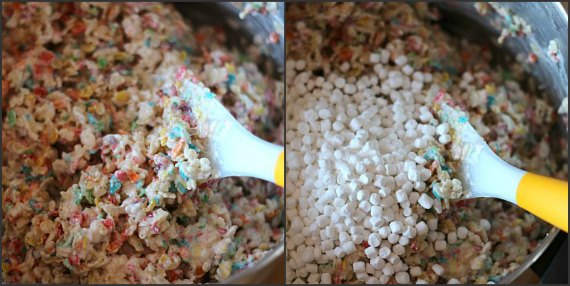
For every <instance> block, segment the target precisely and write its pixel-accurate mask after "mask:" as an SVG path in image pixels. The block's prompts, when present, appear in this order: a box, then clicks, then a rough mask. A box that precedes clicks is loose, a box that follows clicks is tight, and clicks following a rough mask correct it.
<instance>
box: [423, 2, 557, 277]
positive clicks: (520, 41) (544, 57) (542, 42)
mask: <svg viewBox="0 0 570 286" xmlns="http://www.w3.org/2000/svg"><path fill="white" fill-rule="evenodd" d="M433 5H435V6H436V7H438V8H439V10H440V12H441V14H442V21H441V26H442V28H443V29H444V30H447V31H448V32H449V33H451V34H454V35H457V36H460V37H464V38H467V39H469V40H471V41H474V42H486V43H496V42H497V41H496V39H497V38H498V37H499V35H500V31H499V30H498V29H497V28H496V27H494V26H493V25H491V21H490V19H489V17H486V16H482V15H481V14H479V13H478V12H477V11H476V10H475V7H474V3H469V2H461V3H459V2H442V3H434V4H433ZM501 5H502V6H503V7H505V8H508V9H511V10H512V11H513V12H514V13H516V14H517V15H518V16H519V17H521V18H522V19H524V20H525V21H526V22H527V23H528V24H529V25H530V26H531V27H532V33H531V34H530V35H527V36H526V37H522V38H521V37H517V38H509V39H507V40H505V42H504V43H503V45H502V46H501V47H499V46H496V50H495V51H494V52H495V53H508V54H511V55H516V54H519V53H523V54H524V55H528V53H529V52H531V51H533V49H532V48H533V47H535V49H534V52H535V53H537V51H538V53H537V56H538V58H539V60H538V62H537V63H535V64H534V65H533V68H534V69H533V72H532V74H533V76H534V77H535V78H536V79H537V80H538V82H540V83H541V84H542V87H543V88H544V89H545V91H546V93H547V94H548V95H549V99H550V103H551V104H552V105H553V106H555V107H556V109H558V108H557V107H558V106H559V105H560V103H561V101H562V99H563V98H565V97H567V96H568V60H567V59H568V13H567V11H566V10H565V9H564V7H563V6H562V5H561V4H560V3H559V2H528V3H524V2H501ZM550 40H555V41H557V44H558V48H559V50H560V54H561V57H560V62H559V63H558V64H556V63H554V61H552V60H551V59H550V58H549V56H548V54H547V47H548V43H549V41H550ZM536 47H538V48H539V50H536ZM511 58H512V57H511ZM560 122H562V120H560ZM560 126H561V127H562V126H564V124H562V123H561V124H560ZM560 130H561V133H562V136H564V138H567V135H568V130H567V129H566V127H565V126H564V127H562V128H560ZM558 232H559V230H558V229H557V228H552V229H551V230H550V231H549V232H548V233H547V234H546V236H545V237H544V239H543V240H542V241H541V242H540V244H539V246H538V247H537V248H536V249H535V250H534V251H533V252H532V253H531V254H530V255H529V256H528V257H527V258H526V259H525V260H524V262H523V263H522V264H521V265H520V266H519V267H518V268H517V269H516V270H514V271H513V272H511V273H510V274H508V275H507V276H505V277H504V278H503V279H502V280H501V281H500V284H507V283H511V282H513V281H514V280H515V279H516V278H518V277H519V276H521V274H522V273H523V272H525V271H526V270H527V269H528V268H529V267H530V266H531V265H532V264H533V263H534V262H536V261H537V260H538V258H539V257H540V256H541V255H542V254H543V253H544V251H545V250H546V249H547V248H548V246H549V245H550V244H551V243H552V241H553V240H554V238H555V237H556V235H557V234H558Z"/></svg>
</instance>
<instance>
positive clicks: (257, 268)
mask: <svg viewBox="0 0 570 286" xmlns="http://www.w3.org/2000/svg"><path fill="white" fill-rule="evenodd" d="M175 7H176V8H177V9H178V11H179V12H180V13H181V14H182V16H183V17H184V18H186V19H187V20H188V21H189V22H190V24H191V25H192V26H193V27H198V26H201V25H213V26H217V27H222V28H223V29H224V30H225V32H226V36H227V39H228V41H227V42H228V44H229V45H230V48H238V49H239V48H241V49H245V47H247V46H248V45H250V44H252V43H256V42H255V40H254V39H255V37H259V39H262V41H263V39H268V38H269V35H270V33H271V32H273V31H275V26H278V27H279V26H280V27H283V19H284V16H285V14H284V13H285V7H284V4H283V3H279V4H278V12H277V13H272V14H269V15H268V16H262V15H249V16H247V17H246V18H245V19H243V20H241V19H240V18H239V13H240V9H239V8H238V7H236V6H235V5H234V4H231V3H206V2H202V3H180V2H178V3H175ZM284 47H285V45H284V41H283V38H281V39H280V41H279V42H278V43H276V44H264V45H262V50H263V52H264V56H262V58H261V60H260V62H258V65H259V66H260V68H261V70H262V71H263V72H264V73H265V74H268V75H272V76H273V77H274V78H281V79H282V78H283V70H284V67H285V48H284ZM284 259H285V244H284V242H283V241H281V242H280V243H279V244H277V245H276V246H275V247H274V248H273V249H272V250H271V251H270V252H269V253H267V254H266V255H265V256H264V257H263V258H262V259H261V260H260V261H258V262H257V263H256V264H255V265H253V266H252V267H251V268H248V269H245V270H243V271H240V272H238V273H236V274H234V275H232V276H230V277H229V278H228V279H227V280H225V281H223V283H229V284H253V283H260V282H262V281H267V279H268V278H269V277H270V276H272V275H275V274H274V273H271V271H268V270H269V269H270V268H271V267H272V266H274V265H275V263H277V262H278V261H279V260H284ZM283 272H285V269H283ZM282 277H283V279H284V277H285V275H284V274H282ZM283 282H284V281H283Z"/></svg>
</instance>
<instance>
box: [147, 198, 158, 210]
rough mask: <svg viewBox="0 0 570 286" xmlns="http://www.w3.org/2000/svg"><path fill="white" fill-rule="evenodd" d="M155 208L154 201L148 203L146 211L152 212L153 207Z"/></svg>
mask: <svg viewBox="0 0 570 286" xmlns="http://www.w3.org/2000/svg"><path fill="white" fill-rule="evenodd" d="M155 206H156V204H155V203H154V200H151V201H150V204H149V205H148V207H146V211H147V212H149V211H152V210H153V209H154V207H155Z"/></svg>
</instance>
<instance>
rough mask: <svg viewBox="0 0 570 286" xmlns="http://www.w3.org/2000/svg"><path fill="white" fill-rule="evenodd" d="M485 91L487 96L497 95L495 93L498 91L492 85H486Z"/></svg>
mask: <svg viewBox="0 0 570 286" xmlns="http://www.w3.org/2000/svg"><path fill="white" fill-rule="evenodd" d="M485 91H486V92H487V94H495V92H496V91H497V90H496V89H495V86H494V85H492V84H487V85H485Z"/></svg>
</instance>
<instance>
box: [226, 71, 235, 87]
mask: <svg viewBox="0 0 570 286" xmlns="http://www.w3.org/2000/svg"><path fill="white" fill-rule="evenodd" d="M235 82H236V75H235V74H233V73H231V74H229V75H228V86H231V85H232V84H234V83H235Z"/></svg>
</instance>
